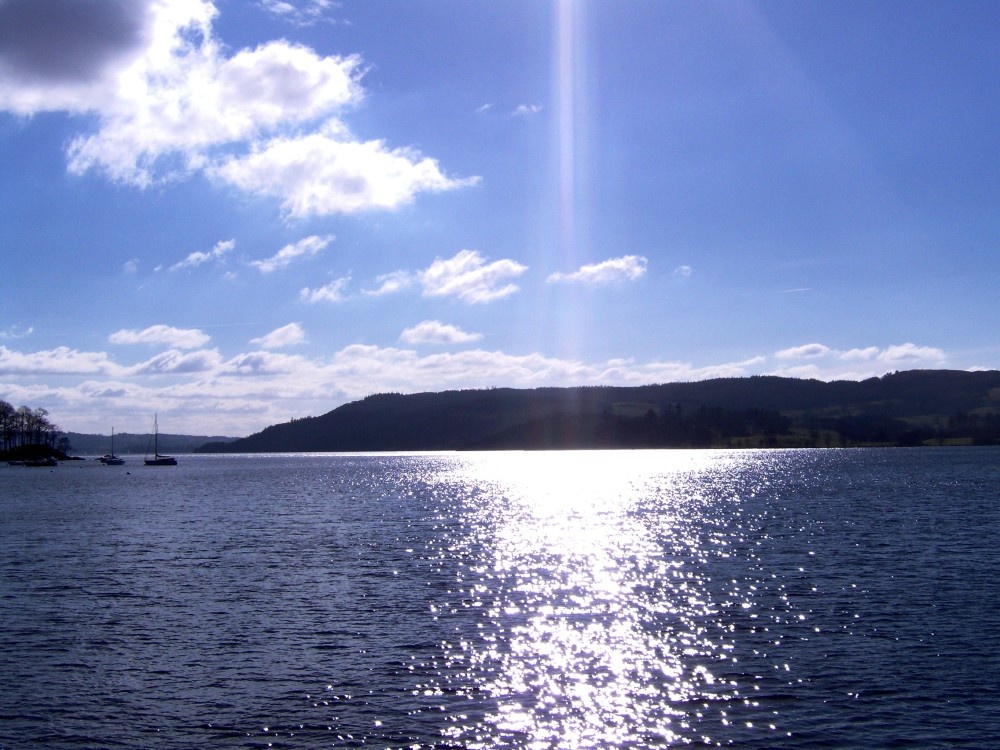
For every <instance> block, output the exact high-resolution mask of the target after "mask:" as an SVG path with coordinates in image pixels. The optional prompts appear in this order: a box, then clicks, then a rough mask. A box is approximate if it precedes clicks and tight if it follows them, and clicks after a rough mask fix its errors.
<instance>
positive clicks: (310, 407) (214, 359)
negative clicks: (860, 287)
mask: <svg viewBox="0 0 1000 750" xmlns="http://www.w3.org/2000/svg"><path fill="white" fill-rule="evenodd" d="M428 323H430V324H431V325H428V326H427V328H426V330H427V331H433V330H434V329H435V328H436V327H437V325H438V324H437V323H434V322H433V321H428ZM414 328H420V326H415V327H414ZM278 330H281V329H278ZM439 330H440V329H439ZM265 338H266V337H265ZM850 351H863V350H861V349H857V350H855V349H852V350H847V352H850ZM847 352H840V351H838V350H835V349H830V350H829V354H828V355H827V356H826V357H811V358H804V359H798V360H795V359H783V360H780V362H781V367H780V368H778V369H771V370H769V368H768V364H769V362H773V360H771V359H769V358H767V357H763V356H754V357H748V358H745V359H742V360H738V361H731V362H721V363H717V364H708V365H696V364H693V363H691V362H685V361H669V360H652V361H646V362H642V361H637V360H634V359H611V360H606V361H596V362H587V361H582V360H575V359H561V358H558V357H549V356H545V355H543V354H540V353H528V354H509V353H506V352H502V351H487V350H484V349H464V350H458V351H448V352H437V353H431V354H427V355H423V356H422V355H421V354H420V353H419V352H418V351H416V350H415V349H414V348H412V347H380V346H371V345H361V344H354V345H350V346H346V347H344V348H342V349H340V350H339V351H336V352H334V353H333V354H331V355H327V356H323V357H317V358H308V357H304V356H299V355H291V354H286V353H281V352H275V351H265V350H261V351H251V352H244V353H238V354H235V355H232V356H228V357H223V356H222V355H220V353H219V352H218V351H217V350H215V349H197V350H194V351H181V350H179V348H178V347H172V348H171V349H170V350H168V351H166V352H163V353H161V354H158V355H156V356H154V357H153V358H151V359H149V360H145V361H141V362H139V363H137V364H132V365H121V364H117V363H115V362H114V361H112V360H111V358H110V357H109V356H108V355H107V354H106V353H103V352H81V351H77V350H72V349H69V348H66V347H58V348H56V349H52V350H48V351H38V352H17V351H12V350H10V349H7V348H4V347H2V346H0V398H4V399H5V400H8V401H10V402H12V403H14V402H16V403H28V404H32V405H40V406H44V407H45V408H47V409H49V411H50V412H51V413H52V414H53V416H54V418H55V419H56V420H57V421H58V422H59V423H60V424H61V425H62V426H63V427H64V428H66V429H69V430H74V431H106V430H107V419H108V415H109V414H115V415H118V416H116V422H115V424H116V427H117V428H118V429H119V430H121V431H125V430H131V431H145V430H148V428H149V425H148V420H149V414H150V412H151V411H153V410H158V411H159V412H160V414H161V417H162V416H163V415H164V414H170V430H171V431H177V432H188V433H191V434H206V435H208V434H216V435H217V434H232V435H245V434H248V433H250V432H253V431H255V430H259V429H262V428H263V427H266V426H267V425H270V424H275V423H278V422H284V421H288V420H289V419H291V418H292V417H301V416H305V415H308V414H323V413H325V412H327V411H329V410H331V409H333V408H335V407H336V406H338V405H340V404H342V403H344V402H346V401H351V400H354V399H358V398H362V397H364V396H366V395H369V394H371V393H378V392H386V391H399V392H404V393H413V392H419V391H440V390H444V389H448V388H488V387H491V386H504V387H512V388H534V387H540V386H579V385H641V384H647V383H669V382H681V381H697V380H704V379H706V378H714V377H743V376H748V375H754V374H774V375H788V376H794V377H807V378H817V379H821V380H835V379H851V380H860V379H863V378H868V377H873V376H879V375H883V374H885V373H886V372H889V371H892V370H895V369H900V368H898V367H897V366H896V365H897V364H898V363H899V361H900V358H907V357H924V358H925V359H921V360H908V361H907V366H909V367H913V366H922V365H923V364H924V363H931V364H935V365H937V366H940V365H941V364H943V363H944V361H942V360H937V359H934V358H936V357H938V356H944V355H943V353H942V352H941V350H939V349H936V348H934V347H926V346H918V345H915V344H899V345H893V346H887V347H883V348H880V349H879V355H880V356H881V358H880V356H876V357H873V358H870V359H869V360H866V361H863V362H859V361H850V362H848V361H847V360H845V359H844V358H843V356H842V355H843V354H845V353H847ZM928 358H929V359H928ZM859 364H861V365H864V366H863V367H859V366H858V365H859ZM8 375H9V376H11V377H10V378H9V380H8V381H5V380H4V379H3V377H4V376H8ZM46 378H47V379H46ZM130 421H131V424H129V422H130ZM161 423H162V420H161Z"/></svg>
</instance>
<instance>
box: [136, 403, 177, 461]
mask: <svg viewBox="0 0 1000 750" xmlns="http://www.w3.org/2000/svg"><path fill="white" fill-rule="evenodd" d="M158 433H159V429H158V427H157V424H156V415H155V414H154V415H153V457H152V458H150V457H149V446H147V447H146V458H145V459H144V461H145V463H146V466H176V465H177V459H176V458H174V457H173V456H161V455H160V452H159V446H158V444H157V434H158Z"/></svg>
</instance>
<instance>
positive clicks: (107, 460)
mask: <svg viewBox="0 0 1000 750" xmlns="http://www.w3.org/2000/svg"><path fill="white" fill-rule="evenodd" d="M100 461H101V463H102V464H104V465H105V466H121V465H122V464H124V463H125V459H124V458H118V456H116V455H115V428H114V427H112V428H111V453H105V454H104V455H103V456H101V458H100Z"/></svg>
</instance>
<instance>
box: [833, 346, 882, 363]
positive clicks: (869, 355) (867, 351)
mask: <svg viewBox="0 0 1000 750" xmlns="http://www.w3.org/2000/svg"><path fill="white" fill-rule="evenodd" d="M878 353H879V352H878V347H877V346H866V347H865V348H864V349H848V350H847V351H846V352H841V354H840V358H841V359H842V360H844V361H847V362H849V361H853V360H858V361H865V360H870V359H875V358H876V357H877V356H878Z"/></svg>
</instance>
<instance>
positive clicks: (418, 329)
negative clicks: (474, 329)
mask: <svg viewBox="0 0 1000 750" xmlns="http://www.w3.org/2000/svg"><path fill="white" fill-rule="evenodd" d="M482 337H483V335H482V334H481V333H466V332H465V331H463V330H462V329H460V328H457V327H456V326H453V325H449V324H447V323H442V322H441V321H439V320H425V321H423V322H422V323H418V324H417V325H415V326H413V327H412V328H407V329H406V330H405V331H403V332H402V333H401V334H400V335H399V340H400V341H402V342H403V343H404V344H414V345H416V344H469V343H472V342H473V341H479V339H481V338H482Z"/></svg>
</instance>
